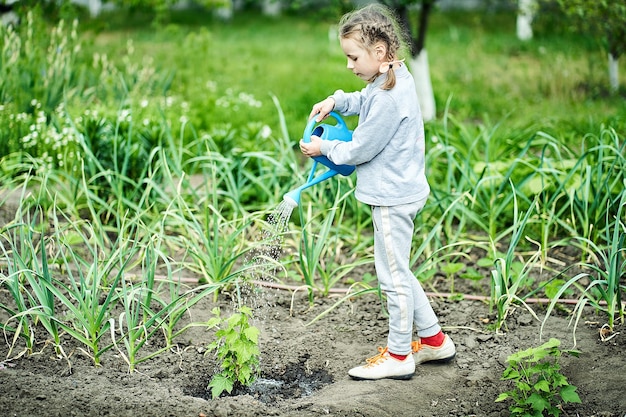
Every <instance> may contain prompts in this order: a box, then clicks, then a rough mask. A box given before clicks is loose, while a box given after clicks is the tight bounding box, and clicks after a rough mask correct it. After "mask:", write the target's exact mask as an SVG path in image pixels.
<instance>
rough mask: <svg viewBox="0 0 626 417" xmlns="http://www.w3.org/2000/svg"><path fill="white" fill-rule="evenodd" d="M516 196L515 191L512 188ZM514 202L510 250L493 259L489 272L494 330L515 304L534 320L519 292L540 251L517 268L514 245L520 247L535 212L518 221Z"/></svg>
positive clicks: (531, 209)
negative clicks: (520, 304) (493, 311)
mask: <svg viewBox="0 0 626 417" xmlns="http://www.w3.org/2000/svg"><path fill="white" fill-rule="evenodd" d="M513 192H514V193H515V190H514V189H513ZM514 201H515V209H514V222H513V226H512V228H513V231H512V234H511V241H510V242H509V247H508V249H507V251H506V254H504V256H501V257H498V258H497V259H496V260H495V265H494V269H493V270H492V271H491V278H492V279H491V301H490V302H491V303H492V304H491V306H493V304H495V306H496V314H497V318H496V323H495V327H496V330H499V329H500V328H502V326H503V325H504V323H505V322H506V318H507V316H508V313H509V311H510V309H511V306H512V305H513V303H515V302H520V303H522V304H524V305H525V306H526V308H527V309H528V311H529V312H530V313H531V314H532V315H533V316H534V317H535V318H537V317H536V315H535V313H534V311H533V310H532V309H531V308H530V307H529V306H528V305H526V304H525V303H524V298H525V297H524V296H522V295H520V294H519V292H520V290H522V289H523V287H524V284H525V282H526V281H527V279H528V277H529V274H530V271H531V269H532V266H533V264H534V263H535V261H536V260H537V259H539V258H540V256H541V252H540V251H538V252H535V253H534V254H533V256H531V258H530V259H529V260H528V261H527V262H526V263H525V264H524V265H523V267H522V268H521V269H520V268H516V263H517V262H516V261H515V258H516V250H517V245H518V244H519V242H520V240H521V239H522V236H523V235H524V231H525V228H526V225H527V223H528V220H529V219H530V217H531V215H532V214H533V212H534V210H535V205H536V204H533V205H532V206H531V207H530V208H529V209H528V210H527V211H526V213H525V214H524V216H523V217H522V218H521V219H520V218H519V217H518V216H519V213H518V207H517V199H514ZM493 252H494V253H496V252H497V250H496V248H495V247H494V248H493Z"/></svg>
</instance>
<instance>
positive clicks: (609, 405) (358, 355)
mask: <svg viewBox="0 0 626 417" xmlns="http://www.w3.org/2000/svg"><path fill="white" fill-rule="evenodd" d="M260 291H261V292H262V294H263V295H264V296H263V297H260V299H261V300H262V302H261V303H260V305H259V306H258V307H257V308H256V309H255V317H256V319H255V323H254V324H255V325H256V326H257V327H258V328H259V329H260V330H261V340H260V347H261V352H262V355H261V369H262V375H261V378H260V379H259V381H258V382H257V383H256V384H255V385H253V386H252V387H250V388H249V389H247V390H246V391H245V392H244V391H240V392H238V393H233V394H234V395H230V396H222V397H220V398H218V399H211V398H210V393H209V391H207V389H206V386H207V384H208V382H209V380H210V378H211V376H212V375H213V374H214V373H215V372H216V370H217V365H216V362H215V359H214V357H213V355H212V353H209V354H206V346H207V345H208V344H209V343H211V342H212V334H211V333H210V332H207V331H206V330H202V329H200V328H196V329H194V330H192V331H190V332H188V333H185V334H184V335H183V336H182V338H181V340H179V345H178V347H177V349H175V350H172V351H169V352H166V353H164V354H161V355H159V356H157V357H156V358H154V359H151V360H149V361H146V362H144V363H141V364H140V365H139V366H138V369H137V371H136V372H134V373H132V374H129V373H128V368H127V366H126V364H125V363H124V361H123V360H122V359H121V358H120V357H119V356H118V355H117V354H116V352H114V351H109V352H107V353H106V354H105V355H103V361H102V367H99V368H97V367H94V366H93V364H92V361H91V360H90V359H89V358H88V357H87V356H86V355H84V354H82V353H81V352H80V351H79V350H72V346H71V345H67V346H64V349H65V350H66V352H67V353H68V355H69V360H70V362H71V370H70V367H69V365H68V362H67V361H66V360H65V359H59V358H57V357H56V356H55V354H54V349H53V348H52V347H51V346H38V347H37V350H38V351H40V353H37V354H34V355H30V356H22V357H20V358H18V359H14V360H10V361H5V362H2V363H1V364H0V365H1V366H0V383H1V384H2V387H3V388H2V389H3V395H2V396H1V397H0V409H1V410H2V414H3V415H5V416H33V415H46V416H73V415H80V416H89V415H94V416H95V415H98V416H102V415H111V416H117V417H123V416H136V415H147V416H319V415H333V416H394V417H396V416H405V415H411V416H471V415H475V416H501V415H507V414H508V411H507V406H508V404H506V403H495V402H494V400H495V399H496V397H497V396H498V394H499V393H501V392H503V391H505V390H508V389H510V388H511V386H510V385H508V384H507V383H506V382H504V381H501V380H500V377H501V376H502V372H503V370H504V368H505V364H506V362H505V361H506V358H507V356H508V355H510V354H512V353H515V352H518V351H520V350H523V349H527V348H529V347H532V346H538V345H539V344H540V343H541V342H542V341H545V340H547V339H548V338H550V337H555V338H558V339H560V340H561V341H562V345H561V348H562V349H568V348H571V347H572V345H573V334H572V330H573V328H572V327H570V326H569V317H566V316H565V315H561V314H559V315H553V317H551V318H550V319H549V320H548V321H547V324H546V326H545V328H544V333H543V339H542V340H541V341H540V339H539V330H540V323H539V322H538V321H537V320H536V319H534V318H533V317H532V315H531V314H530V313H528V312H527V311H526V310H525V309H522V308H518V309H516V310H514V311H513V313H512V314H511V315H510V316H509V318H508V320H507V329H506V331H503V332H499V333H495V332H493V331H492V330H490V329H489V324H490V321H491V320H492V319H493V317H492V316H491V315H490V312H489V307H488V305H487V304H485V303H483V302H480V301H471V300H461V301H451V300H449V299H443V298H438V297H433V298H432V301H433V305H434V308H435V310H436V311H437V313H438V314H439V316H440V319H441V321H442V324H443V325H444V327H445V328H446V329H447V332H448V333H449V334H450V335H451V336H452V338H453V339H454V341H455V343H456V345H457V350H458V354H457V358H456V359H455V360H454V361H453V362H451V363H449V364H446V365H420V366H418V368H417V371H416V374H415V377H414V378H413V379H411V380H410V381H394V380H382V381H353V380H351V379H350V378H349V377H348V375H347V371H348V369H349V368H351V367H352V366H355V365H357V364H359V363H360V362H361V361H363V360H364V359H365V358H366V357H369V356H372V355H373V354H374V353H376V350H375V349H376V346H378V345H381V344H384V343H385V338H386V333H387V320H386V318H385V316H384V315H383V312H382V309H381V303H380V300H379V299H378V298H377V296H375V295H374V294H369V295H365V296H362V297H359V298H356V299H354V300H351V301H348V302H345V303H342V304H340V305H339V306H338V307H337V308H335V309H333V310H332V311H330V312H329V313H328V314H326V315H325V316H323V317H322V318H320V319H319V320H317V321H316V322H314V323H312V324H309V325H307V324H308V323H309V322H310V321H311V320H313V319H314V318H315V317H317V316H318V315H319V314H320V313H322V312H324V311H326V310H327V309H328V308H329V307H330V306H332V305H333V304H334V303H335V302H336V299H335V298H333V297H331V298H325V299H322V298H317V299H316V301H315V303H314V305H313V306H311V307H310V306H309V303H308V300H307V298H306V294H305V292H304V291H296V292H295V294H294V293H293V292H292V291H287V290H275V289H268V288H261V289H260ZM0 296H4V294H0ZM218 304H220V305H221V306H222V308H223V309H224V311H225V312H226V311H228V309H229V308H230V307H231V301H230V299H229V297H228V294H221V296H220V298H219V300H218ZM213 307H214V303H213V301H212V300H211V297H207V298H206V299H205V300H203V301H202V302H201V303H199V304H197V305H196V306H195V307H194V308H193V309H192V310H191V316H192V318H193V320H194V321H201V320H208V318H209V317H210V315H211V314H210V311H211V309H212V308H213ZM533 308H535V309H536V310H537V312H538V313H539V314H540V317H541V306H540V305H533ZM603 319H604V316H602V315H596V314H595V313H594V312H593V311H591V310H588V311H585V313H584V315H583V317H582V318H581V321H580V324H579V326H578V328H577V332H576V341H577V349H578V350H580V352H581V354H580V357H579V358H575V357H572V356H567V355H565V356H563V357H562V358H561V363H562V365H563V369H562V372H563V374H564V375H565V376H566V377H567V378H568V381H569V382H570V383H571V384H573V385H575V386H577V387H578V391H577V392H578V393H579V395H580V397H581V400H582V404H569V405H567V406H565V408H564V413H563V414H562V415H565V416H598V417H599V416H603V417H608V416H615V417H617V416H619V417H622V416H624V414H625V413H626V398H625V397H624V395H623V387H624V386H626V373H625V372H624V349H625V348H626V342H625V339H624V336H623V331H624V327H623V326H622V325H620V326H618V327H617V328H616V330H617V332H621V333H622V334H618V335H617V336H615V337H614V338H612V339H611V340H609V341H604V342H603V341H601V340H600V337H599V329H600V327H601V325H602V320H603ZM69 343H70V342H69V340H68V344H69ZM6 354H7V345H6V343H2V344H1V345H0V357H2V358H4V357H5V356H6Z"/></svg>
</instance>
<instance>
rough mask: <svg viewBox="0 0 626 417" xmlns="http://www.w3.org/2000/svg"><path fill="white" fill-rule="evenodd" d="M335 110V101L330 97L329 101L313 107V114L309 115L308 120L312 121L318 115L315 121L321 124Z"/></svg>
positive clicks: (326, 100)
mask: <svg viewBox="0 0 626 417" xmlns="http://www.w3.org/2000/svg"><path fill="white" fill-rule="evenodd" d="M334 108H335V100H334V99H333V98H332V97H328V98H327V99H325V100H323V101H320V102H319V103H317V104H315V105H314V106H313V109H311V114H309V119H308V120H311V118H312V117H313V116H315V115H316V114H317V115H318V116H317V119H315V121H316V122H318V123H319V122H321V121H322V120H324V119H325V118H327V117H328V114H329V113H330V112H331V111H333V109H334Z"/></svg>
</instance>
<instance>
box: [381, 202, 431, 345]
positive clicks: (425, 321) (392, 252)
mask: <svg viewBox="0 0 626 417" xmlns="http://www.w3.org/2000/svg"><path fill="white" fill-rule="evenodd" d="M425 203H426V200H424V201H419V202H416V203H410V204H404V205H400V206H392V207H380V206H373V207H372V220H373V223H374V264H375V266H376V275H377V276H378V283H379V285H380V288H381V290H382V291H384V293H385V294H386V296H387V309H388V311H389V336H388V340H387V347H388V348H389V351H390V352H393V353H396V354H398V355H406V354H408V353H409V352H411V340H412V337H413V326H415V329H416V330H417V335H418V336H419V337H428V336H434V335H435V334H437V333H438V332H439V331H440V330H441V327H440V326H439V322H438V319H437V316H436V315H435V312H434V311H433V308H432V306H431V305H430V301H429V300H428V298H427V297H426V293H424V289H423V288H422V286H421V284H420V282H419V281H418V280H417V278H415V275H413V272H411V269H410V268H409V260H410V255H411V241H412V237H413V226H414V225H413V221H414V219H415V215H416V214H417V212H418V211H419V210H421V209H422V207H424V204H425Z"/></svg>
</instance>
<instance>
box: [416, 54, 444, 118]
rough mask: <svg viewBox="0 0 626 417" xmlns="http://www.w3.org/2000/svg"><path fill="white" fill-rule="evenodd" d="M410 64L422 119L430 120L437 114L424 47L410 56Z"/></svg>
mask: <svg viewBox="0 0 626 417" xmlns="http://www.w3.org/2000/svg"><path fill="white" fill-rule="evenodd" d="M410 66H411V71H412V72H413V76H414V77H415V89H416V90H417V98H418V100H419V103H420V108H421V110H422V119H424V121H425V122H428V121H431V120H433V119H435V117H436V116H437V107H436V104H435V94H434V92H433V84H432V82H431V80H430V69H429V64H428V53H427V52H426V48H422V50H421V52H420V53H419V54H418V55H417V56H414V57H411V64H410Z"/></svg>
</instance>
